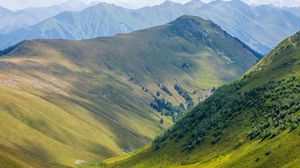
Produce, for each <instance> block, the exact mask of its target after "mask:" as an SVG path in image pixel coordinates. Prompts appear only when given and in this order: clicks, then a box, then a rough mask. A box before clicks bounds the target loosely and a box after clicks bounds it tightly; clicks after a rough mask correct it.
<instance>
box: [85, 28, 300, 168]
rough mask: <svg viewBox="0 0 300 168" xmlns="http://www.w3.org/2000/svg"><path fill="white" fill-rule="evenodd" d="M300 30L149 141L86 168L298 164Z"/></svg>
mask: <svg viewBox="0 0 300 168" xmlns="http://www.w3.org/2000/svg"><path fill="white" fill-rule="evenodd" d="M299 83H300V33H297V34H295V35H294V36H292V37H290V38H288V39H286V40H285V41H283V42H282V43H281V44H280V45H279V46H277V47H276V48H275V49H274V50H273V51H272V52H271V53H270V54H269V55H268V56H267V57H265V58H264V59H262V60H261V61H260V62H259V63H258V64H257V65H256V66H254V67H253V68H251V69H250V70H249V71H248V72H247V73H246V74H245V75H243V76H242V77H241V78H240V79H238V80H237V81H235V82H233V83H232V84H230V85H226V86H223V87H221V88H220V89H218V90H217V91H216V93H215V94H214V95H213V96H211V97H210V98H208V99H207V100H206V101H204V102H203V103H201V104H200V105H199V106H197V107H196V108H195V109H194V110H193V111H191V112H190V113H189V114H188V115H187V116H185V117H184V118H183V119H182V120H180V121H179V122H178V123H176V124H175V125H174V126H173V127H172V128H171V129H169V130H168V131H166V133H165V134H163V135H162V136H160V137H158V138H157V139H156V140H155V141H154V143H153V145H152V146H148V147H145V148H144V149H141V150H140V151H137V152H134V153H131V154H128V155H125V156H121V157H117V158H112V159H108V160H106V161H103V162H98V163H97V162H96V163H90V164H87V165H86V167H114V168H117V167H120V168H123V167H139V168H141V167H145V168H146V167H228V168H229V167H298V166H299V164H300V161H299V156H300V153H299V151H300V150H299V149H300V140H299V135H300V129H299V122H300V102H299V100H300V94H299V92H300V85H299Z"/></svg>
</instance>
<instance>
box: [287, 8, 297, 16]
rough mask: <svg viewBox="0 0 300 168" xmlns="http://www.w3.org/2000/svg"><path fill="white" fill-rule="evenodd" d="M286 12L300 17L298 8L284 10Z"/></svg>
mask: <svg viewBox="0 0 300 168" xmlns="http://www.w3.org/2000/svg"><path fill="white" fill-rule="evenodd" d="M284 9H285V10H286V11H288V12H291V13H293V14H294V15H295V16H298V17H300V7H293V8H292V7H290V8H284Z"/></svg>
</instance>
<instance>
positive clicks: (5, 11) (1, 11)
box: [0, 7, 12, 18]
mask: <svg viewBox="0 0 300 168" xmlns="http://www.w3.org/2000/svg"><path fill="white" fill-rule="evenodd" d="M11 13H12V11H10V10H8V9H5V8H2V7H0V18H2V17H4V16H7V15H9V14H11Z"/></svg>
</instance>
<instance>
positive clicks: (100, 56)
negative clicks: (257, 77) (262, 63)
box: [0, 16, 258, 167]
mask: <svg viewBox="0 0 300 168" xmlns="http://www.w3.org/2000/svg"><path fill="white" fill-rule="evenodd" d="M225 43H226V47H224V48H223V47H222V45H221V44H225ZM257 56H258V55H257V54H256V53H255V52H253V51H252V50H251V49H249V48H248V47H246V46H245V45H244V44H243V43H241V42H240V41H238V40H236V39H235V38H233V37H231V36H230V35H228V34H227V33H226V32H224V31H223V30H221V29H220V28H219V27H218V26H216V25H215V24H213V23H212V22H210V21H205V20H203V19H201V18H197V17H188V16H184V17H182V18H179V19H178V20H176V21H174V22H172V23H170V24H167V25H163V26H159V27H155V28H152V29H147V30H142V31H138V32H134V33H131V34H122V35H118V36H116V37H112V38H99V39H92V40H86V41H65V40H35V41H24V42H22V43H20V44H18V45H17V46H15V47H14V48H12V50H11V51H10V52H9V53H7V54H6V55H5V56H3V57H1V59H0V69H1V71H0V92H1V97H0V115H1V117H0V120H1V122H0V130H1V131H0V144H1V146H3V148H1V150H0V151H2V153H1V156H2V158H9V159H2V160H1V162H2V161H3V162H9V161H6V160H12V161H13V162H16V164H18V165H22V166H24V167H26V166H27V167H69V166H75V165H76V163H81V162H84V161H88V160H96V159H105V158H108V157H111V156H116V155H119V154H123V153H127V152H130V151H132V150H134V149H137V148H138V147H141V146H142V145H144V144H147V143H148V142H150V141H151V140H153V139H154V137H155V136H156V135H157V134H159V133H160V132H161V131H162V130H164V129H166V128H168V127H169V126H170V125H171V124H172V122H171V118H170V117H168V116H164V115H161V113H158V112H156V111H155V110H154V109H152V108H151V107H150V103H151V102H152V101H153V100H154V98H155V97H157V92H160V96H159V98H163V99H164V100H167V101H168V102H171V103H172V104H173V105H179V104H180V103H182V104H184V105H185V106H186V101H185V99H184V98H183V97H182V96H181V95H179V94H178V93H177V91H176V90H175V89H174V85H175V84H180V85H181V87H182V88H183V89H184V90H185V92H186V93H187V94H189V95H190V97H192V99H193V101H194V102H195V103H197V102H199V101H201V100H202V99H203V97H204V96H205V95H207V94H208V92H210V89H211V88H212V87H213V86H216V87H217V86H220V85H222V84H224V83H226V82H228V81H230V80H232V79H234V78H235V77H237V76H239V75H240V74H241V73H243V72H244V71H245V70H246V69H248V68H249V67H250V66H251V65H252V64H254V63H255V62H256V60H257V59H258V58H257ZM161 85H163V86H165V87H167V88H168V90H169V91H170V92H171V93H172V96H171V95H169V94H167V93H166V91H163V90H162V88H161V87H160V86H161ZM199 93H200V94H199ZM162 119H163V123H161V122H160V121H161V120H162Z"/></svg>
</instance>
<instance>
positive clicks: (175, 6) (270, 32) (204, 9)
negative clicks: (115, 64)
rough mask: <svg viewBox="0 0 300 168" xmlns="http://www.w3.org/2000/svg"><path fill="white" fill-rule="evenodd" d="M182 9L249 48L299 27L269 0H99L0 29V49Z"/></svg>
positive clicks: (127, 27) (148, 22)
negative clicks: (128, 3)
mask: <svg viewBox="0 0 300 168" xmlns="http://www.w3.org/2000/svg"><path fill="white" fill-rule="evenodd" d="M182 15H194V16H200V17H202V18H205V19H208V20H212V21H213V22H215V23H216V24H218V25H219V26H221V27H222V28H223V29H224V30H226V31H227V32H229V33H230V34H231V35H233V36H235V37H237V38H238V39H240V40H242V41H243V42H244V43H246V44H247V45H249V46H250V47H251V48H253V49H254V50H256V51H258V52H260V53H263V54H266V53H268V52H269V51H270V50H271V49H272V48H274V47H275V46H276V45H277V44H278V43H279V42H280V41H281V40H283V39H284V38H286V37H288V36H290V35H292V34H294V33H296V32H297V31H298V30H299V29H300V18H299V17H297V16H295V15H293V14H291V13H290V12H288V11H286V10H284V9H281V8H275V7H272V6H257V7H252V6H249V5H247V4H246V3H244V2H242V1H240V0H233V1H212V2H211V3H204V2H201V1H200V0H199V1H198V0H192V1H190V2H188V3H186V4H180V3H175V2H171V1H166V2H164V3H163V4H161V5H156V6H152V7H145V8H141V9H136V10H131V9H125V8H122V7H119V6H115V5H112V4H107V3H99V4H97V5H95V6H92V7H90V8H87V9H85V10H82V11H80V12H64V13H61V14H58V15H56V16H53V17H51V18H49V19H46V20H43V21H42V22H40V23H38V24H35V25H32V26H30V27H26V28H23V29H18V30H16V31H14V32H11V33H5V34H3V35H0V39H1V41H2V43H1V44H0V49H4V48H7V47H9V46H12V45H14V44H16V43H18V42H20V41H23V40H26V39H27V40H30V39H40V38H47V39H73V40H74V39H75V40H81V39H89V38H95V37H102V36H113V35H116V34H119V33H127V32H132V31H135V30H140V29H145V28H149V27H153V26H157V25H162V24H166V23H168V22H170V21H172V20H174V19H176V18H177V17H179V16H182Z"/></svg>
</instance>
